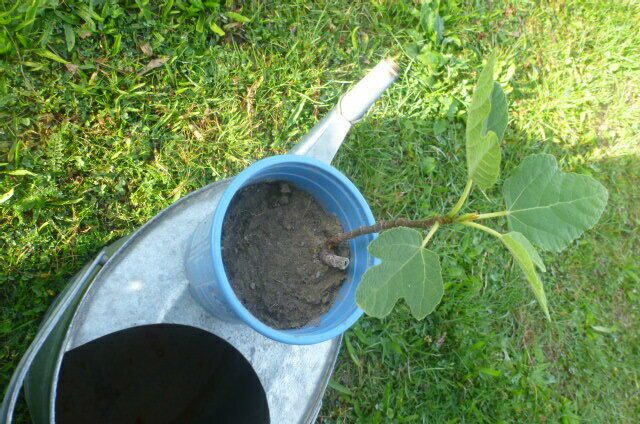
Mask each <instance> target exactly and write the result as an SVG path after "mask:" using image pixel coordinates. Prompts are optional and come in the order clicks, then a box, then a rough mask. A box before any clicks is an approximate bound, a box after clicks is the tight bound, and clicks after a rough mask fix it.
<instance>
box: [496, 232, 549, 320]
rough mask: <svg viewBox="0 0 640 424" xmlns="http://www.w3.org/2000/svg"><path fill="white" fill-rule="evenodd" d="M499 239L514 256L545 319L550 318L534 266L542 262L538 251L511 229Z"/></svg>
mask: <svg viewBox="0 0 640 424" xmlns="http://www.w3.org/2000/svg"><path fill="white" fill-rule="evenodd" d="M500 240H502V242H503V243H504V245H505V246H507V249H509V251H510V252H511V254H512V255H513V257H514V258H515V260H516V263H517V264H518V266H519V267H520V269H521V270H522V272H523V273H524V276H525V277H526V278H527V281H528V282H529V287H531V290H532V291H533V294H534V295H535V297H536V299H537V300H538V304H540V307H541V308H542V311H543V312H544V314H545V316H546V317H547V319H548V320H551V317H550V315H549V308H548V306H547V296H546V295H545V293H544V286H543V285H542V281H541V280H540V277H539V276H538V273H537V272H536V268H535V266H536V265H537V266H538V267H540V264H542V261H541V260H540V256H539V255H538V252H536V250H535V249H534V248H533V246H532V245H531V243H529V240H527V238H526V237H525V236H523V235H522V234H520V233H518V232H513V231H512V232H510V233H507V234H502V235H501V236H500ZM542 267H544V265H542Z"/></svg>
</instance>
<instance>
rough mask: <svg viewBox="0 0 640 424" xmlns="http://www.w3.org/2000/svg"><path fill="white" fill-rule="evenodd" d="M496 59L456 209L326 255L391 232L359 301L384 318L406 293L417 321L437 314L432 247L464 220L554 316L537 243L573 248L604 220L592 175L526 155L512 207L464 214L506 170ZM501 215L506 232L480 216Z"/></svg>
mask: <svg viewBox="0 0 640 424" xmlns="http://www.w3.org/2000/svg"><path fill="white" fill-rule="evenodd" d="M494 64H495V57H494V56H491V57H490V58H489V59H488V61H487V64H486V65H485V67H484V69H483V70H482V72H481V73H480V76H479V79H478V83H477V85H476V88H475V90H474V93H473V97H472V100H471V104H470V106H469V109H468V115H467V126H466V134H465V136H466V159H467V173H468V181H467V184H466V187H465V188H464V190H463V192H462V195H461V196H460V199H459V200H458V202H457V203H456V204H455V205H454V206H453V208H452V209H451V211H449V212H448V213H446V214H443V215H435V216H432V217H429V218H427V219H418V220H409V219H397V220H392V221H381V222H378V223H377V224H375V225H372V226H370V227H363V228H359V229H357V230H354V231H351V232H346V233H343V234H339V235H337V236H335V237H333V238H331V239H330V240H328V242H327V244H326V246H325V257H326V254H327V253H329V254H331V252H332V251H333V249H334V248H335V246H337V245H338V244H340V243H342V242H343V241H345V240H348V239H351V238H353V237H357V236H359V235H362V234H367V233H373V232H380V231H383V230H385V231H383V232H382V233H381V234H380V236H379V237H378V238H377V239H375V240H374V241H373V242H371V244H370V245H369V251H370V252H371V254H372V255H373V256H375V257H377V258H379V259H380V260H381V263H380V264H379V265H376V266H373V267H372V268H370V269H369V270H368V271H367V272H366V273H365V275H364V276H363V278H362V281H361V283H360V285H359V287H358V290H357V293H356V300H357V303H358V305H359V306H360V307H361V308H362V309H363V310H364V311H365V313H366V314H368V315H371V316H374V317H380V318H381V317H384V316H386V315H387V314H389V313H390V312H391V310H392V309H393V307H394V305H395V304H396V303H397V301H398V300H399V299H401V298H403V299H404V300H405V301H406V302H407V304H408V306H409V309H410V311H411V313H412V315H413V316H414V317H415V318H417V319H422V318H424V317H425V316H427V315H428V314H430V313H431V312H433V310H434V309H435V308H436V306H437V305H438V303H440V300H441V299H442V296H443V294H444V286H443V283H442V273H441V268H440V260H439V258H438V255H437V253H436V252H434V251H432V250H429V249H428V248H427V246H428V244H429V241H430V240H431V239H432V238H433V237H434V235H435V234H436V232H437V231H438V230H439V229H440V228H441V227H442V226H444V225H464V226H467V227H470V228H474V229H477V230H481V231H484V232H486V233H488V234H490V235H491V236H493V237H495V238H496V239H498V240H499V241H500V242H502V244H504V247H506V249H507V250H508V251H509V252H510V253H511V254H512V255H513V258H514V260H515V262H516V263H517V264H518V266H519V267H520V269H521V270H522V273H523V274H524V277H525V278H526V280H527V282H528V283H529V286H530V287H531V290H532V291H533V294H534V295H535V297H536V299H537V301H538V303H539V305H540V307H541V308H542V311H543V312H544V314H545V316H546V318H547V319H550V315H549V308H548V306H547V299H546V296H545V292H544V288H543V284H542V281H541V279H540V276H539V274H538V271H540V272H545V266H544V264H543V262H542V259H541V258H540V255H539V254H538V252H537V250H536V247H537V248H539V249H542V250H550V251H554V252H559V251H561V250H563V249H564V248H566V247H567V246H568V245H569V243H571V242H572V241H573V240H575V239H576V238H578V237H580V236H581V235H582V233H583V232H584V231H586V230H587V229H589V228H591V227H593V226H594V225H595V224H596V222H597V221H598V219H599V218H600V216H601V215H602V212H603V210H604V208H605V206H606V204H607V199H608V192H607V190H606V189H605V187H604V186H603V185H602V184H601V183H600V182H598V181H597V180H595V179H594V178H592V177H590V176H587V175H578V174H574V173H565V172H563V171H561V170H560V169H559V167H558V163H557V162H556V159H555V158H554V157H553V156H551V155H547V154H536V155H531V156H528V157H526V158H525V159H524V160H523V161H522V163H521V164H520V165H519V166H518V167H516V168H515V169H514V170H513V171H512V172H511V175H509V177H507V178H506V179H505V180H504V183H503V187H502V194H503V196H504V201H505V204H506V208H505V209H504V210H501V211H497V212H489V213H476V212H472V213H460V212H461V211H462V209H463V207H464V205H465V202H466V200H467V198H468V196H469V194H470V193H471V191H472V190H473V188H474V187H475V186H477V187H479V188H480V189H482V190H487V189H489V188H490V187H492V186H493V185H494V184H495V183H496V182H497V181H498V179H499V176H500V161H501V149H500V142H501V140H502V138H503V136H504V132H505V129H506V127H507V121H508V118H507V99H506V96H505V94H504V91H503V90H502V87H501V86H500V84H498V83H497V82H495V81H494V80H493V69H494ZM496 218H506V221H507V225H508V227H509V232H506V233H501V232H500V231H498V230H496V229H494V228H490V227H488V226H486V225H484V224H480V223H479V222H478V221H485V220H489V219H496ZM419 230H422V231H425V232H426V235H425V234H423V233H422V232H421V231H419ZM331 255H332V254H331Z"/></svg>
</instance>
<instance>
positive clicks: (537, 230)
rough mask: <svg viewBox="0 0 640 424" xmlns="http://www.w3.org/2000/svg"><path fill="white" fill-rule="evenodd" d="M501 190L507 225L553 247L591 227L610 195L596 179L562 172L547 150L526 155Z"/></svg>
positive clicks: (541, 245) (532, 239)
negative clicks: (505, 207) (504, 202)
mask: <svg viewBox="0 0 640 424" xmlns="http://www.w3.org/2000/svg"><path fill="white" fill-rule="evenodd" d="M503 194H504V198H505V201H506V204H507V212H508V215H507V220H508V223H509V227H510V229H511V230H513V231H517V232H520V233H522V234H523V235H524V236H525V237H526V238H527V239H529V240H530V241H531V242H532V243H534V244H536V245H537V246H539V247H541V248H542V249H545V250H552V251H560V250H562V249H564V248H565V247H567V245H568V244H569V243H570V242H571V241H573V240H575V239H576V238H578V237H580V236H581V235H582V233H583V232H584V231H586V230H587V229H589V228H591V227H593V226H594V225H595V224H596V222H598V219H600V216H601V215H602V212H603V211H604V208H605V206H606V205H607V199H608V196H609V195H608V192H607V189H606V188H605V187H604V186H603V185H602V184H600V183H599V182H598V181H597V180H595V179H594V178H592V177H590V176H587V175H578V174H574V173H565V172H562V171H561V170H560V169H559V168H558V163H557V162H556V159H555V158H554V157H553V156H551V155H546V154H541V155H531V156H528V157H527V158H525V159H524V160H523V161H522V163H521V164H520V165H519V166H518V167H517V168H516V169H514V171H513V172H512V173H511V175H510V176H509V178H507V179H506V180H505V182H504V187H503Z"/></svg>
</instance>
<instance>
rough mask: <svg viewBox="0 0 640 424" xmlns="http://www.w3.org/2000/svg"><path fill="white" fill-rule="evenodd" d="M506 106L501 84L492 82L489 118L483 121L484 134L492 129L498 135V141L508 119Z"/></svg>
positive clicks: (502, 134) (505, 97)
mask: <svg viewBox="0 0 640 424" xmlns="http://www.w3.org/2000/svg"><path fill="white" fill-rule="evenodd" d="M508 107H509V106H508V104H507V96H505V94H504V91H503V90H502V86H501V85H500V84H498V83H497V82H494V83H493V91H492V92H491V112H490V113H489V118H487V120H486V121H485V127H484V129H483V133H484V134H486V133H487V132H489V131H493V132H494V133H496V135H497V136H498V141H502V138H503V137H504V132H505V130H506V129H507V123H508V121H509V116H508V114H507V109H508Z"/></svg>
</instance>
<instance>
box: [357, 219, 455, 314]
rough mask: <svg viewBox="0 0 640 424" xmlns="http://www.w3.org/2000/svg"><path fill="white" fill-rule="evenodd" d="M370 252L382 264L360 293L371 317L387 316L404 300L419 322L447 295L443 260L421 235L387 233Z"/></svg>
mask: <svg viewBox="0 0 640 424" xmlns="http://www.w3.org/2000/svg"><path fill="white" fill-rule="evenodd" d="M369 251H370V252H371V254H372V255H374V256H375V257H377V258H380V259H382V263H381V264H380V265H376V266H374V267H372V268H369V269H368V270H367V272H366V273H365V274H364V276H363V277H362V281H361V282H360V285H359V286H358V290H357V292H356V301H357V303H358V305H359V306H360V307H361V308H362V309H363V310H364V311H365V312H366V313H367V315H371V316H373V317H377V318H383V317H385V316H387V315H388V314H389V312H391V310H392V309H393V307H394V305H395V304H396V302H397V301H398V300H399V299H400V298H404V300H405V301H406V302H407V304H408V305H409V309H410V310H411V314H412V315H413V316H414V317H415V318H416V319H423V318H424V317H426V316H427V315H429V314H430V313H431V312H433V310H434V309H435V308H436V306H437V305H438V303H440V300H441V299H442V295H443V294H444V286H443V284H442V273H441V270H440V260H439V259H438V255H436V254H435V253H434V252H432V251H430V250H427V249H425V248H423V247H422V235H421V234H420V232H418V231H416V230H413V229H411V228H404V227H400V228H394V229H391V230H388V231H385V232H383V233H382V234H380V236H379V237H378V238H377V239H375V240H374V241H372V242H371V244H370V245H369Z"/></svg>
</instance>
